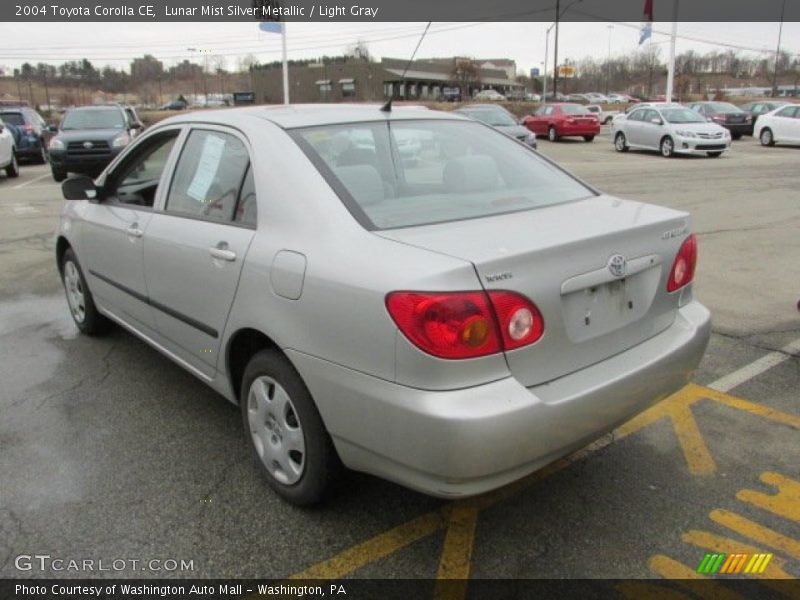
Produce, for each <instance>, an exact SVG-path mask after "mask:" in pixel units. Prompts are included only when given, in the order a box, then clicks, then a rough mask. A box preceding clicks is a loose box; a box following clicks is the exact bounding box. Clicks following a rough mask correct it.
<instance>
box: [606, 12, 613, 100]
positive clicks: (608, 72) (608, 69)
mask: <svg viewBox="0 0 800 600" xmlns="http://www.w3.org/2000/svg"><path fill="white" fill-rule="evenodd" d="M612 31H614V26H613V25H609V26H608V60H607V61H606V96H608V87H609V86H610V85H611V32H612Z"/></svg>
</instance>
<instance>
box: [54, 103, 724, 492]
mask: <svg viewBox="0 0 800 600" xmlns="http://www.w3.org/2000/svg"><path fill="white" fill-rule="evenodd" d="M63 191H64V195H65V197H66V198H67V200H68V202H66V204H65V206H64V209H63V212H62V215H61V219H60V223H59V225H58V231H57V235H56V242H57V243H56V250H57V261H58V268H59V271H60V273H61V275H62V277H63V281H64V287H65V289H66V295H67V300H68V303H69V307H70V310H71V312H72V316H73V317H74V319H75V322H76V324H77V326H78V328H79V329H80V330H81V331H82V332H84V333H86V334H95V333H99V332H101V331H102V330H103V329H104V328H105V327H106V326H107V325H108V324H109V322H111V321H113V322H116V323H118V324H119V325H121V326H123V327H124V328H126V329H128V330H129V331H131V332H133V333H134V334H135V335H137V336H139V337H140V338H142V339H143V340H145V341H146V342H148V343H149V344H150V345H152V346H153V347H154V348H156V349H158V350H159V351H160V352H162V353H163V354H165V355H166V356H167V357H169V358H171V359H172V360H173V361H175V362H176V363H178V364H179V365H181V366H182V367H184V368H185V369H187V370H188V371H190V372H191V373H192V374H194V375H195V376H197V377H198V378H199V379H201V380H202V381H204V382H206V383H207V384H209V385H210V386H211V387H213V388H214V389H215V390H217V391H218V392H219V393H220V394H222V395H223V396H225V397H226V398H227V399H228V400H230V401H231V402H234V403H237V404H239V405H240V406H241V413H242V420H243V425H244V429H245V434H246V438H247V440H248V443H249V445H250V447H251V449H252V452H253V454H254V456H255V457H256V459H257V461H258V462H259V464H261V465H262V466H263V472H264V474H265V475H266V478H267V480H268V481H269V483H270V485H271V486H272V487H273V488H274V489H275V490H276V491H277V492H278V493H279V494H280V495H281V496H283V497H284V498H285V499H287V500H288V501H290V502H293V503H296V504H310V503H313V502H316V501H318V500H319V499H321V498H322V497H323V495H324V493H325V492H326V490H327V489H329V488H330V484H331V483H332V482H333V481H334V480H335V479H336V478H337V477H338V476H339V473H340V469H341V466H342V465H344V466H346V467H349V468H351V469H355V470H358V471H365V472H367V473H372V474H375V475H378V476H380V477H384V478H386V479H389V480H392V481H396V482H398V483H401V484H402V485H405V486H408V487H410V488H413V489H416V490H420V491H422V492H425V493H428V494H431V495H434V496H439V497H447V498H456V497H462V496H469V495H473V494H478V493H481V492H485V491H487V490H491V489H493V488H497V487H499V486H502V485H504V484H507V483H509V482H512V481H514V480H516V479H519V478H521V477H523V476H524V475H526V474H528V473H531V472H532V471H534V470H536V469H538V468H540V467H542V466H543V465H545V464H546V463H549V462H551V461H553V460H554V459H556V458H558V457H560V456H562V455H564V454H567V453H569V452H570V451H573V450H575V449H577V448H579V447H581V446H582V445H585V444H586V443H588V442H590V441H591V440H593V439H596V438H597V437H599V436H601V435H602V434H603V433H605V432H607V431H609V430H611V429H612V428H614V427H616V426H617V425H619V424H620V423H623V422H624V421H626V420H628V419H630V418H631V417H632V416H633V415H635V414H637V413H639V412H641V411H642V410H644V409H646V408H647V407H649V406H651V405H652V404H654V403H655V402H658V401H659V400H661V399H663V398H665V397H666V396H668V395H669V394H671V393H673V392H675V391H676V390H678V389H680V388H681V387H682V386H683V385H684V384H686V382H687V381H688V380H689V378H690V377H691V375H692V373H693V371H694V369H695V368H696V367H697V365H698V363H699V361H700V358H701V356H702V355H703V352H704V350H705V347H706V344H707V342H708V338H709V329H710V318H709V312H708V311H707V310H706V309H705V308H704V307H703V306H702V305H701V304H699V303H698V302H697V301H696V300H694V298H693V295H692V279H693V276H694V271H695V262H696V259H697V246H696V239H695V236H694V235H692V234H691V231H690V223H689V217H688V215H687V214H686V213H684V212H679V211H675V210H670V209H667V208H662V207H658V206H653V205H649V204H643V203H641V202H631V201H626V200H620V199H619V198H614V197H611V196H607V195H605V194H603V193H601V192H599V191H597V190H595V189H593V188H592V187H590V186H589V185H587V184H585V183H583V182H581V181H579V180H578V179H576V178H575V177H573V176H572V175H570V174H569V173H567V172H565V171H564V170H563V169H561V168H560V167H558V166H557V165H555V164H553V163H552V162H550V161H548V160H547V159H546V158H544V157H542V156H540V155H538V154H537V153H536V152H534V151H532V150H531V149H529V148H527V147H526V146H524V145H523V144H520V143H518V142H517V141H515V140H513V139H511V138H509V137H508V136H506V135H504V134H502V133H500V132H498V131H496V130H494V129H493V128H491V127H488V126H486V125H484V124H482V123H478V122H475V121H472V120H469V119H466V118H464V117H459V116H458V115H453V114H452V113H440V112H435V111H429V110H424V109H415V108H395V109H393V110H390V111H382V110H380V109H379V108H378V107H377V106H365V105H361V106H348V105H338V106H331V105H325V106H292V107H272V108H267V107H247V108H241V109H232V110H224V111H216V112H198V113H192V114H182V115H179V116H176V117H173V118H170V119H167V120H165V121H162V122H160V123H159V124H158V125H156V126H154V127H152V128H151V129H148V131H147V132H146V133H144V134H142V135H141V136H140V137H139V138H137V140H136V141H134V142H133V143H132V144H131V145H130V146H129V147H128V148H126V150H125V151H124V152H123V153H122V154H120V156H118V157H117V158H116V159H115V160H114V162H112V163H111V164H110V165H109V166H108V168H107V169H106V170H105V171H104V172H103V173H102V174H101V175H100V177H99V178H98V179H97V180H95V181H92V180H91V179H88V178H86V177H76V178H73V179H70V180H67V181H66V182H65V183H64V185H63Z"/></svg>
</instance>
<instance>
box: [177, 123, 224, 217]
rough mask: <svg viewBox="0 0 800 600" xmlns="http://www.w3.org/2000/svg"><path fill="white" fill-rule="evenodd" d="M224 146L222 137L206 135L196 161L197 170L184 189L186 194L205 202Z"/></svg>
mask: <svg viewBox="0 0 800 600" xmlns="http://www.w3.org/2000/svg"><path fill="white" fill-rule="evenodd" d="M224 148H225V140H224V138H221V137H217V136H215V135H209V136H208V137H206V139H205V142H204V143H203V151H202V152H201V154H200V160H199V161H198V163H197V170H196V171H195V173H194V177H193V178H192V183H191V184H189V188H188V189H187V190H186V194H187V195H188V196H190V197H192V198H194V199H195V200H197V201H198V202H205V201H206V195H207V194H208V189H209V188H210V187H211V184H212V183H213V181H214V177H215V176H216V174H217V169H219V163H220V161H221V160H222V151H223V149H224Z"/></svg>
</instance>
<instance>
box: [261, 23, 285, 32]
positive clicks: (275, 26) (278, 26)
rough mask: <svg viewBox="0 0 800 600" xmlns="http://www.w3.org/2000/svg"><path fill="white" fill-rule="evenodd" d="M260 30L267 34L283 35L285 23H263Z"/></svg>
mask: <svg viewBox="0 0 800 600" xmlns="http://www.w3.org/2000/svg"><path fill="white" fill-rule="evenodd" d="M258 28H259V29H260V30H261V31H266V32H267V33H283V23H281V22H280V21H261V23H259V24H258Z"/></svg>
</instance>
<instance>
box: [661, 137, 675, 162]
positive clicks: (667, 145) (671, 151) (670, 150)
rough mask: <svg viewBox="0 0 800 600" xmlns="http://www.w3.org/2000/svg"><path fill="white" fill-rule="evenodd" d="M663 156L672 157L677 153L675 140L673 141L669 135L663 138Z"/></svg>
mask: <svg viewBox="0 0 800 600" xmlns="http://www.w3.org/2000/svg"><path fill="white" fill-rule="evenodd" d="M660 148H661V156H663V157H664V158H671V157H672V156H674V155H675V142H673V141H672V138H671V137H669V136H667V137H665V138H663V139H662V140H661V145H660Z"/></svg>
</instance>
